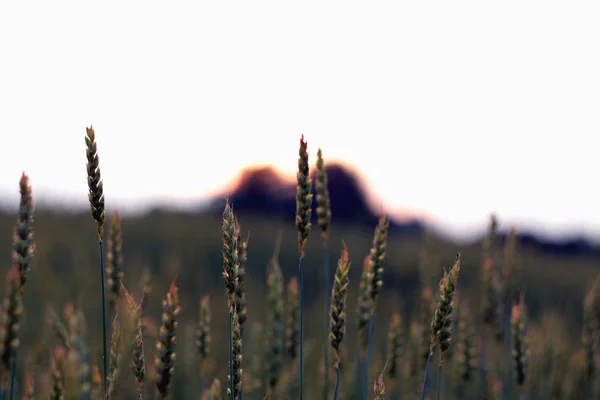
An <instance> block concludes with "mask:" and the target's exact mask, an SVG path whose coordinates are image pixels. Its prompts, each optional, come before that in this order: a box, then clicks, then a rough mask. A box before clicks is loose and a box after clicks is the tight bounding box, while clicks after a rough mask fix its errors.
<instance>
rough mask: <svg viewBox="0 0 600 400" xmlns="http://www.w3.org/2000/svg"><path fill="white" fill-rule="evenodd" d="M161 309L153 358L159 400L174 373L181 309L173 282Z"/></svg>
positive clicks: (165, 394) (166, 390) (167, 390)
mask: <svg viewBox="0 0 600 400" xmlns="http://www.w3.org/2000/svg"><path fill="white" fill-rule="evenodd" d="M162 308H163V314H162V324H161V326H160V329H159V332H158V339H157V340H156V356H155V357H154V369H155V371H156V388H157V389H158V394H159V400H164V399H166V397H167V394H168V393H169V387H170V385H171V380H172V379H173V373H174V372H175V347H176V345H177V319H178V316H179V313H180V312H181V308H180V307H179V290H178V288H177V285H175V282H174V281H173V282H171V286H170V287H169V291H168V292H167V296H166V297H165V299H164V300H163V304H162Z"/></svg>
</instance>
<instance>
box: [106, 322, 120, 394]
mask: <svg viewBox="0 0 600 400" xmlns="http://www.w3.org/2000/svg"><path fill="white" fill-rule="evenodd" d="M120 367H121V324H120V323H119V314H118V313H117V314H116V315H115V318H114V320H113V325H112V337H111V341H110V364H109V373H108V395H109V396H111V395H112V394H113V393H115V390H116V388H117V379H118V378H119V372H120Z"/></svg>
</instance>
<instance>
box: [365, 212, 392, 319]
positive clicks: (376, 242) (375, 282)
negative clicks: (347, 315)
mask: <svg viewBox="0 0 600 400" xmlns="http://www.w3.org/2000/svg"><path fill="white" fill-rule="evenodd" d="M388 228H389V220H388V218H387V216H386V215H385V214H383V213H381V215H380V217H379V222H378V223H377V227H376V228H375V235H374V237H373V246H372V247H371V252H370V254H369V257H370V258H369V269H370V273H371V279H370V286H371V289H370V290H371V293H370V294H371V300H373V304H372V309H373V310H372V312H373V311H374V309H375V303H376V302H377V296H379V292H380V291H381V285H382V284H383V261H384V260H385V253H386V247H387V235H388Z"/></svg>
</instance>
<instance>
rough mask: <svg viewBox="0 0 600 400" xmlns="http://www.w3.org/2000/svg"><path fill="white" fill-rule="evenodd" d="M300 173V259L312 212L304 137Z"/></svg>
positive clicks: (298, 191)
mask: <svg viewBox="0 0 600 400" xmlns="http://www.w3.org/2000/svg"><path fill="white" fill-rule="evenodd" d="M298 154H299V157H298V173H297V174H296V178H297V181H298V185H297V188H296V229H297V230H298V246H299V251H300V257H301V258H304V249H305V247H306V241H307V240H308V234H309V233H310V226H311V224H310V217H311V212H312V208H311V207H312V193H311V187H312V181H311V179H310V175H309V170H308V152H307V143H306V141H305V140H304V135H302V137H301V138H300V150H299V152H298Z"/></svg>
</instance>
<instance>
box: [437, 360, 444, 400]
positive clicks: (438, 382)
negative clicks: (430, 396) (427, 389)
mask: <svg viewBox="0 0 600 400" xmlns="http://www.w3.org/2000/svg"><path fill="white" fill-rule="evenodd" d="M443 365H444V364H443V363H442V362H441V360H440V365H439V367H438V377H437V400H441V399H442V397H441V394H442V366H443Z"/></svg>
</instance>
